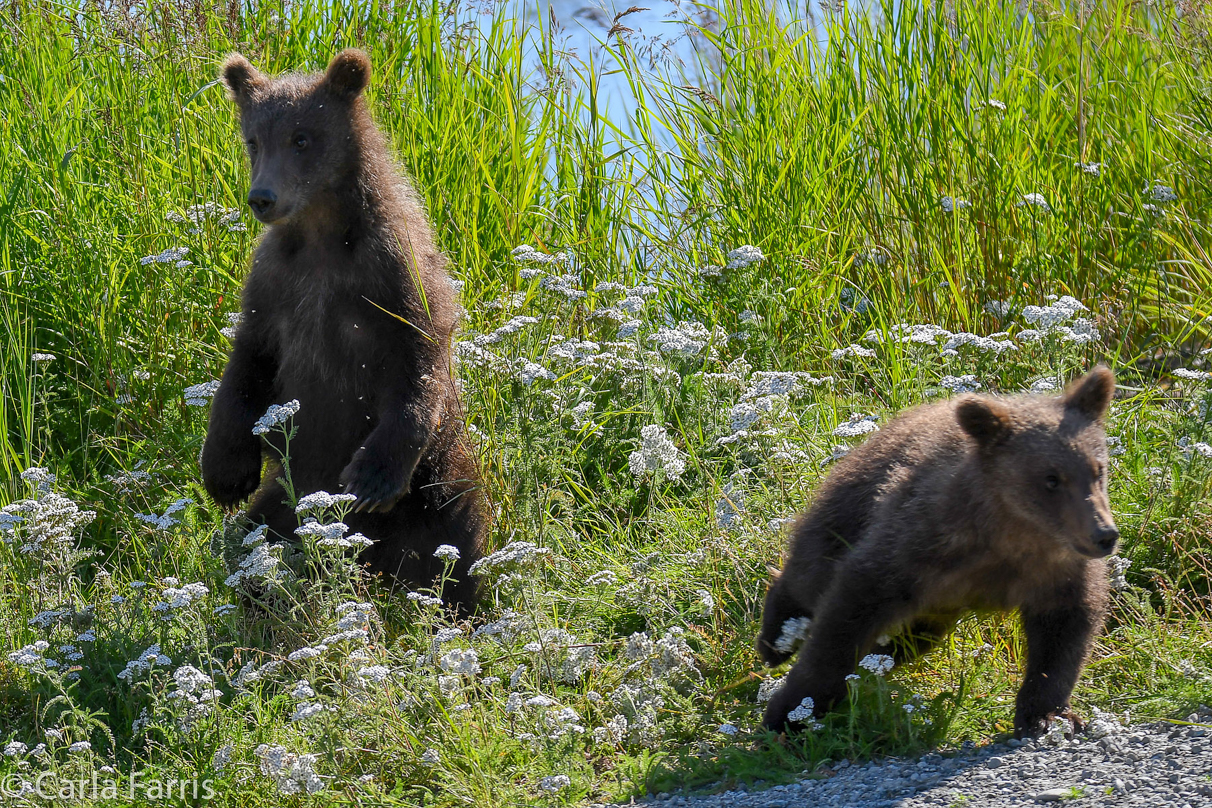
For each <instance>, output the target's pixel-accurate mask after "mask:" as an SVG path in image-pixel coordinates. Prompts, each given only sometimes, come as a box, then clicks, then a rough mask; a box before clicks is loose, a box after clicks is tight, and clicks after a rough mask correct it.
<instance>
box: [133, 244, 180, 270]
mask: <svg viewBox="0 0 1212 808" xmlns="http://www.w3.org/2000/svg"><path fill="white" fill-rule="evenodd" d="M188 254H189V248H188V247H169V248H168V249H167V250H165V251H164V252H160V253H156V254H155V255H145V256H143V257H142V258H140V259H139V263H140V264H142V265H144V266H147V265H148V264H176V265H177V266H180V264H181V262H182V260H184V258H185V256H186V255H188ZM186 265H187V266H188V262H187V263H186Z"/></svg>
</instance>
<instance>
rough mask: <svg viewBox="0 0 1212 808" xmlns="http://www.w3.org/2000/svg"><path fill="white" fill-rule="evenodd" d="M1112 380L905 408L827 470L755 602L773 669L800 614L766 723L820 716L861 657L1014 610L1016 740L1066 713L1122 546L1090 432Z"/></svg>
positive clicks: (921, 648) (1102, 447)
mask: <svg viewBox="0 0 1212 808" xmlns="http://www.w3.org/2000/svg"><path fill="white" fill-rule="evenodd" d="M1114 386H1115V380H1114V377H1113V376H1112V374H1111V371H1109V370H1107V369H1106V368H1105V367H1098V368H1095V369H1094V370H1093V371H1091V372H1090V373H1089V374H1087V375H1086V376H1084V377H1083V378H1082V379H1080V380H1079V381H1077V382H1075V383H1074V384H1073V385H1072V386H1071V387H1070V389H1069V390H1068V391H1067V392H1066V394H1065V395H1064V396H1062V397H1057V396H1019V397H1015V398H1004V399H997V398H990V397H983V396H964V397H961V398H959V399H957V400H954V401H948V402H943V403H938V404H930V405H926V406H923V407H918V408H916V409H913V410H910V411H908V412H906V413H905V414H903V415H902V416H901V417H899V418H897V419H896V420H894V421H892V422H891V423H889V424H888V425H887V426H886V427H885V428H884V429H883V430H881V431H880V432H878V433H876V434H875V435H874V436H872V438H871V439H869V440H868V441H867V442H866V443H864V444H863V445H862V446H860V447H858V448H857V449H855V450H854V451H853V452H851V453H850V454H849V455H848V456H846V457H845V458H843V459H842V460H841V461H839V462H838V464H837V466H836V467H835V468H834V470H833V472H832V474H830V475H829V477H828V479H827V480H826V481H825V483H824V484H823V486H822V488H821V490H820V492H819V494H818V495H817V498H816V501H815V503H814V504H813V506H812V508H811V510H809V511H808V513H807V514H805V515H804V516H803V517H801V518H800V520H799V522H798V523H797V524H796V526H795V528H794V530H793V533H792V538H791V548H790V553H789V555H788V557H787V559H786V565H785V566H784V568H783V571H782V573H781V574H780V575H779V576H778V577H777V578H776V579H775V580H774V582H773V583H772V584H771V585H770V590H769V592H768V594H767V597H766V606H765V610H764V614H763V621H762V631H761V635H760V637H759V639H758V651H759V653H760V654H761V656H762V658H763V659H764V660H765V661H766V662H767V664H769V665H771V666H773V665H778V664H780V663H782V662H783V661H785V660H786V659H787V658H788V657H789V656H790V654H789V653H785V652H780V651H779V650H777V649H776V648H775V643H776V642H777V640H778V638H779V636H780V634H781V632H782V627H783V623H784V621H786V620H788V619H789V618H794V617H803V616H806V617H811V618H812V619H813V623H812V627H811V631H810V634H809V637H808V639H807V641H806V643H805V646H804V648H803V649H802V650H801V652H800V656H799V659H798V661H797V662H796V664H795V666H794V667H793V668H792V669H791V671H790V673H789V674H788V675H787V678H786V681H785V684H784V686H783V687H782V688H781V689H780V690H779V691H778V692H777V693H776V694H775V696H774V697H773V698H772V699H771V702H770V705H769V708H768V709H767V712H766V716H765V723H766V725H767V726H768V727H770V728H772V729H781V728H782V727H783V726H784V725H785V724H786V718H787V714H788V712H789V711H791V710H792V709H793V708H794V707H796V706H797V705H799V704H800V701H801V700H802V699H803V698H805V697H811V698H812V699H813V701H814V705H815V709H816V712H817V714H818V715H819V714H820V713H822V712H824V711H825V710H827V709H828V708H829V707H830V706H831V705H833V704H834V703H836V702H837V700H838V699H840V698H841V697H843V696H844V695H845V691H846V685H845V677H846V675H847V674H849V673H851V672H852V671H853V670H854V668H855V663H856V662H857V660H858V659H859V658H861V657H862V656H864V655H865V654H867V653H868V652H870V651H872V650H877V651H879V652H882V653H888V652H892V653H893V654H894V656H897V657H899V658H900V659H901V660H904V659H907V658H912V657H913V656H916V655H918V654H921V653H923V652H925V651H926V650H928V649H929V648H930V647H931V646H932V645H934V644H935V643H937V642H938V641H939V640H941V639H942V638H943V637H945V636H946V634H947V633H948V632H949V631H950V630H951V629H952V628H953V627H954V625H955V622H956V621H957V620H958V619H959V618H960V616H962V615H963V614H964V613H965V612H968V611H971V610H982V611H983V610H997V611H1007V610H1011V609H1019V610H1020V613H1021V616H1022V620H1023V625H1024V628H1025V631H1026V636H1027V671H1026V676H1025V677H1024V680H1023V684H1022V687H1021V689H1020V690H1019V693H1018V702H1017V708H1016V711H1015V719H1014V728H1015V733H1016V735H1019V736H1023V735H1035V734H1038V733H1040V732H1041V731H1043V729H1044V728H1045V727H1046V724H1047V719H1048V717H1049V716H1050V715H1069V696H1070V694H1071V692H1072V690H1073V686H1074V684H1075V683H1076V681H1077V677H1078V674H1079V673H1080V672H1081V668H1082V666H1083V665H1084V663H1085V659H1086V655H1087V652H1088V649H1089V646H1090V643H1091V642H1092V639H1093V637H1094V635H1095V633H1096V632H1097V631H1098V629H1099V628H1100V627H1101V625H1102V621H1103V615H1104V611H1105V608H1106V598H1107V594H1106V592H1107V575H1106V568H1105V562H1104V557H1105V556H1106V555H1107V554H1109V553H1110V552H1112V550H1114V547H1115V542H1116V540H1117V539H1118V537H1119V533H1118V531H1117V530H1116V528H1115V524H1114V521H1113V520H1112V517H1111V512H1110V506H1109V504H1108V501H1107V479H1106V469H1107V447H1106V434H1105V433H1104V431H1103V426H1102V417H1103V414H1104V412H1105V411H1106V408H1107V406H1108V404H1109V403H1110V400H1111V395H1112V393H1113V392H1114ZM898 631H900V632H902V633H901V635H900V636H899V637H897V639H896V641H895V642H894V644H893V645H892V646H890V647H881V648H876V638H877V637H879V636H880V635H881V634H896V633H897V632H898ZM1074 720H1075V721H1076V719H1074Z"/></svg>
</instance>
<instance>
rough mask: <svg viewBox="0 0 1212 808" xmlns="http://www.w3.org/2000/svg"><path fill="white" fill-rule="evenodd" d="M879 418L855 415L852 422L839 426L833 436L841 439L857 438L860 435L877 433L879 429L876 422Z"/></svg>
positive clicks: (851, 417) (851, 418)
mask: <svg viewBox="0 0 1212 808" xmlns="http://www.w3.org/2000/svg"><path fill="white" fill-rule="evenodd" d="M878 420H879V417H878V416H876V415H859V414H858V413H855V414H853V415H851V416H850V420H848V421H846V422H845V423H843V424H840V425H838V427H837V428H836V429H834V430H833V434H834V435H836V436H838V437H839V438H857V437H858V436H859V435H866V434H867V433H868V432H875V431H876V430H878V429H879V425H877V424H876V421H878Z"/></svg>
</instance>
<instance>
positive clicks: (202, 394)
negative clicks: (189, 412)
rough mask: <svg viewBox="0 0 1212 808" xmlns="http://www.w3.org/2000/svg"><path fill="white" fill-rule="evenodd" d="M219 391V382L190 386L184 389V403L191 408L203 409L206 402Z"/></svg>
mask: <svg viewBox="0 0 1212 808" xmlns="http://www.w3.org/2000/svg"><path fill="white" fill-rule="evenodd" d="M218 391H219V382H218V381H213V382H202V383H201V384H191V385H190V386H189V387H186V388H185V391H184V395H185V403H186V404H188V405H189V406H191V407H205V406H206V402H208V401H210V400H211V399H212V398H214V397H215V393H217V392H218Z"/></svg>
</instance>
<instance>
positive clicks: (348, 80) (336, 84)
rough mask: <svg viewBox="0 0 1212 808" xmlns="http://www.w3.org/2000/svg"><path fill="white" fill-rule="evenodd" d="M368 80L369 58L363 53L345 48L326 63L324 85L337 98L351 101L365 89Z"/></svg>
mask: <svg viewBox="0 0 1212 808" xmlns="http://www.w3.org/2000/svg"><path fill="white" fill-rule="evenodd" d="M369 82H370V59H369V58H367V56H366V54H365V53H362V51H360V50H355V49H354V48H347V49H345V50H343V51H341V52H340V53H338V54H337V55H336V56H334V57H332V61H331V62H329V63H328V70H326V71H324V86H325V87H327V88H328V91H329V92H331V93H332V94H333V95H335V96H337V97H338V98H342V99H345V100H347V101H351V100H353V99H354V98H357V97H358V94H359V93H361V92H362V91H363V90H365V89H366V85H367V84H368V83H369Z"/></svg>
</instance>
